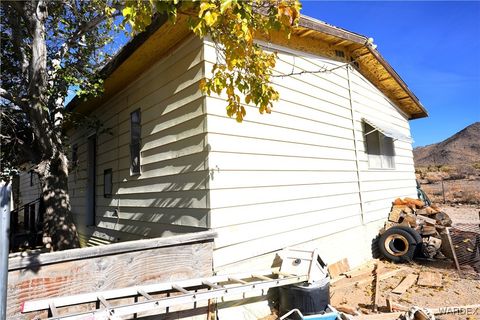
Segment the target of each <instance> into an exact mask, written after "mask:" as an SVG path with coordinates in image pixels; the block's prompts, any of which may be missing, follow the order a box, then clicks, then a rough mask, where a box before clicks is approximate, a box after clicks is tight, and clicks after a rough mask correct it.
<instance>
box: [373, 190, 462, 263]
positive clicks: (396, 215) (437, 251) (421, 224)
mask: <svg viewBox="0 0 480 320" xmlns="http://www.w3.org/2000/svg"><path fill="white" fill-rule="evenodd" d="M399 225H400V226H406V227H410V228H412V229H414V230H416V231H417V232H418V233H419V234H420V235H421V236H422V238H423V243H422V248H421V249H422V253H423V255H424V256H425V257H427V258H434V257H443V254H442V253H441V249H442V235H443V234H445V228H446V227H450V226H451V225H452V220H451V219H450V217H449V216H448V215H447V214H446V213H444V212H443V211H442V210H441V209H440V208H439V207H437V206H435V205H431V206H425V203H424V202H423V201H421V200H419V199H413V198H404V199H400V198H397V199H395V200H394V201H393V203H392V209H391V211H390V213H389V215H388V221H387V222H386V223H385V226H384V228H383V229H382V230H381V231H380V233H383V232H385V231H386V230H387V229H389V228H391V227H394V226H399Z"/></svg>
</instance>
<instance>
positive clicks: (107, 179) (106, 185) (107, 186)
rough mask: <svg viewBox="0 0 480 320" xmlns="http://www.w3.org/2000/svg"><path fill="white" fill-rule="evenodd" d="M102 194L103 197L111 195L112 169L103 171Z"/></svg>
mask: <svg viewBox="0 0 480 320" xmlns="http://www.w3.org/2000/svg"><path fill="white" fill-rule="evenodd" d="M103 196H104V197H105V198H111V197H112V169H106V170H104V171H103Z"/></svg>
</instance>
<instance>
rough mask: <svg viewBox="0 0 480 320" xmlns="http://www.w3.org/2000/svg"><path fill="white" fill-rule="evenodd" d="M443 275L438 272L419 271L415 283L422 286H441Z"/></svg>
mask: <svg viewBox="0 0 480 320" xmlns="http://www.w3.org/2000/svg"><path fill="white" fill-rule="evenodd" d="M442 279H443V276H442V274H441V273H439V272H429V271H421V272H420V274H419V275H418V281H417V285H419V286H423V287H441V286H442Z"/></svg>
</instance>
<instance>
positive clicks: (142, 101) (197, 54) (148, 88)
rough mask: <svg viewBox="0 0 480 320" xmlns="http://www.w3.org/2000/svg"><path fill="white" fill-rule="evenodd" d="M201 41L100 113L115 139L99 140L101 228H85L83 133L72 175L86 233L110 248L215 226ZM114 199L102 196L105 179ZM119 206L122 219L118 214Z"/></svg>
mask: <svg viewBox="0 0 480 320" xmlns="http://www.w3.org/2000/svg"><path fill="white" fill-rule="evenodd" d="M203 74H204V63H203V50H202V43H201V41H200V40H198V39H195V38H189V39H187V40H185V42H184V43H183V44H181V45H180V46H179V47H178V48H177V49H175V50H174V51H173V52H171V53H170V54H169V55H168V56H166V57H164V58H163V59H162V60H161V61H159V62H158V63H157V64H155V65H153V66H152V68H151V69H149V70H148V71H147V72H145V73H144V74H143V75H142V76H141V77H140V78H139V79H137V80H136V81H134V82H133V83H132V84H130V85H129V87H127V88H126V89H124V90H123V91H122V92H120V93H119V94H117V95H116V96H115V97H113V98H112V99H111V100H110V101H108V102H107V103H106V104H104V105H102V106H101V107H99V108H98V109H97V110H96V111H94V112H93V114H92V116H95V117H97V118H98V119H99V120H100V121H101V122H102V124H103V126H104V127H105V128H108V129H109V131H110V132H111V133H112V134H108V133H106V134H101V135H99V136H97V158H96V161H97V167H96V170H97V174H96V179H97V181H96V206H97V207H96V208H97V211H96V226H95V228H86V227H85V218H86V215H85V213H86V209H87V208H86V205H87V202H86V196H87V189H86V185H87V156H88V154H87V135H88V133H89V132H88V130H77V131H76V132H74V133H73V135H72V142H73V143H78V145H79V147H78V157H79V166H78V167H77V168H76V169H74V170H72V172H71V175H70V190H71V200H72V209H73V212H74V213H75V216H76V220H77V221H78V224H79V228H80V231H81V232H82V233H84V234H88V235H93V236H95V237H100V238H107V239H108V240H110V241H119V240H120V241H123V240H131V239H137V238H143V237H156V236H162V235H163V236H164V235H170V234H176V233H185V232H194V231H197V230H201V229H203V228H206V227H208V223H209V221H208V204H207V188H206V183H207V179H208V170H207V167H206V163H205V162H206V157H207V149H206V142H205V135H206V134H205V114H204V97H203V95H202V93H201V92H200V91H199V83H198V82H199V80H200V79H201V78H202V77H203ZM136 109H140V110H141V126H142V132H141V172H142V173H141V174H140V175H133V176H131V175H130V113H131V112H132V111H134V110H136ZM105 169H112V171H113V178H112V180H113V195H112V197H111V198H105V197H104V196H103V189H104V185H103V172H104V170H105ZM117 207H118V209H119V211H120V214H119V218H118V219H117V218H116V217H115V216H114V210H115V209H116V208H117Z"/></svg>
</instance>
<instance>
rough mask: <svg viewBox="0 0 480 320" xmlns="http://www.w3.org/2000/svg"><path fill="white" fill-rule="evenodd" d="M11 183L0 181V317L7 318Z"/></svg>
mask: <svg viewBox="0 0 480 320" xmlns="http://www.w3.org/2000/svg"><path fill="white" fill-rule="evenodd" d="M11 191H12V185H11V183H5V182H3V181H2V182H0V204H1V208H2V209H1V213H0V243H1V245H0V246H1V247H0V264H1V265H0V284H1V285H0V319H1V320H5V319H6V318H7V281H8V253H9V249H10V248H9V240H10V234H9V233H10V197H11Z"/></svg>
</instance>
